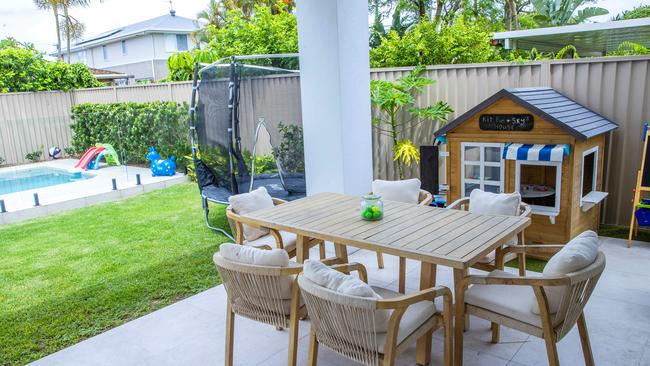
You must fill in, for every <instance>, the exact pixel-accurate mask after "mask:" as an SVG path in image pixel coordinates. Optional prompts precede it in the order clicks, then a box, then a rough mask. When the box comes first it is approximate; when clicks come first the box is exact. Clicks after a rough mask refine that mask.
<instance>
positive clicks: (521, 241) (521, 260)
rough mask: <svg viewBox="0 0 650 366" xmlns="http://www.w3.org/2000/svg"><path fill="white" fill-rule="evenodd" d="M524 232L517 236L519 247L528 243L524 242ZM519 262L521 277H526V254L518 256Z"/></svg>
mask: <svg viewBox="0 0 650 366" xmlns="http://www.w3.org/2000/svg"><path fill="white" fill-rule="evenodd" d="M524 240H525V238H524V231H523V230H522V231H520V232H519V234H517V245H526V242H525V241H524ZM517 259H518V262H519V275H520V276H525V275H526V253H520V254H518V257H517Z"/></svg>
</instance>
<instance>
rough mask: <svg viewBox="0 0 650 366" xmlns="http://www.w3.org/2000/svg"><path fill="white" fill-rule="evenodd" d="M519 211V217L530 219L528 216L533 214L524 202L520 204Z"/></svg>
mask: <svg viewBox="0 0 650 366" xmlns="http://www.w3.org/2000/svg"><path fill="white" fill-rule="evenodd" d="M519 210H520V211H521V212H520V213H519V217H530V215H531V214H532V213H533V209H532V208H530V205H529V204H527V203H524V202H521V203H520V204H519Z"/></svg>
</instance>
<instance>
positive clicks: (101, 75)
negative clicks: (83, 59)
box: [88, 67, 133, 80]
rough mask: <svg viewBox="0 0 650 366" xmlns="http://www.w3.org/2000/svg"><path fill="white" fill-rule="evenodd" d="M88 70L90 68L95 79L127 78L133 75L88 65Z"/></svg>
mask: <svg viewBox="0 0 650 366" xmlns="http://www.w3.org/2000/svg"><path fill="white" fill-rule="evenodd" d="M88 70H90V72H91V73H92V74H93V75H94V76H95V78H97V80H113V79H129V78H132V77H133V75H129V74H125V73H123V72H117V71H111V70H104V69H95V68H93V67H89V68H88Z"/></svg>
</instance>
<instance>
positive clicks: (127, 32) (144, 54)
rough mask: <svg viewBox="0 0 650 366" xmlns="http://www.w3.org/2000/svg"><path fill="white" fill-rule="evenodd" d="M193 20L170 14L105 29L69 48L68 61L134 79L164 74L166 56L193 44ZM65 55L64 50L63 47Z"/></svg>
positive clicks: (173, 12) (144, 78)
mask: <svg viewBox="0 0 650 366" xmlns="http://www.w3.org/2000/svg"><path fill="white" fill-rule="evenodd" d="M199 28H200V25H199V23H198V22H197V21H196V20H193V19H189V18H184V17H180V16H176V12H175V11H174V10H171V11H170V12H169V14H166V15H163V16H160V17H157V18H153V19H149V20H145V21H143V22H139V23H135V24H131V25H127V26H124V27H120V28H117V29H113V30H110V31H108V32H104V33H102V34H99V35H97V36H94V37H90V38H89V39H87V40H84V41H81V42H79V43H76V44H75V45H74V46H73V47H71V48H70V54H71V55H70V62H81V63H84V64H86V65H88V66H89V67H91V68H95V69H102V70H110V71H114V72H116V73H122V74H127V75H133V78H135V81H141V80H151V81H155V80H160V79H164V78H165V77H166V76H167V73H168V70H167V58H169V56H171V54H172V53H174V52H176V51H187V50H190V49H192V48H193V47H194V41H193V39H192V37H191V34H192V33H193V32H194V31H196V30H198V29H199ZM63 54H64V57H66V56H67V52H66V51H65V50H64V51H63Z"/></svg>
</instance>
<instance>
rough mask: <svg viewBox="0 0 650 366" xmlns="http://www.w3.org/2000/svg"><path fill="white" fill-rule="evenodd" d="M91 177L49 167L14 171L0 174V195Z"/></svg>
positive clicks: (90, 176) (91, 175) (90, 175)
mask: <svg viewBox="0 0 650 366" xmlns="http://www.w3.org/2000/svg"><path fill="white" fill-rule="evenodd" d="M92 177H94V175H93V174H88V173H81V172H68V171H65V170H62V169H56V168H49V167H39V168H32V169H21V170H15V171H11V172H7V173H0V195H3V194H8V193H13V192H20V191H26V190H29V189H36V188H42V187H49V186H55V185H58V184H64V183H70V182H78V181H80V180H85V179H89V178H92Z"/></svg>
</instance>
